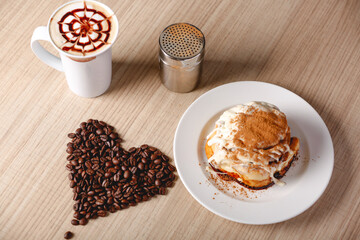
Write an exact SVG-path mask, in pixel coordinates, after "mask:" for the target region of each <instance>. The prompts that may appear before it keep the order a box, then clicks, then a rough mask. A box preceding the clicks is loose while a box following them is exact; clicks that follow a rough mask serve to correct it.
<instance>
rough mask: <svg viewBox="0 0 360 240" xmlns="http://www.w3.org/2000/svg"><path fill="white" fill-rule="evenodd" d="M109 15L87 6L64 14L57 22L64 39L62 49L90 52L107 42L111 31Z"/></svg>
mask: <svg viewBox="0 0 360 240" xmlns="http://www.w3.org/2000/svg"><path fill="white" fill-rule="evenodd" d="M110 19H111V16H106V15H105V14H104V13H102V12H100V11H98V10H95V9H91V8H88V7H87V5H86V3H85V1H84V7H83V8H77V9H74V10H72V11H69V12H67V13H65V14H64V16H63V17H62V18H61V19H60V21H59V22H58V24H59V32H60V34H61V35H62V37H63V38H64V39H65V41H64V43H63V45H62V46H61V47H60V48H61V49H62V50H63V51H73V52H79V53H82V55H85V54H86V53H91V52H94V51H96V50H97V49H99V48H101V47H102V46H104V45H106V44H110V42H108V40H109V36H110V31H111V21H110Z"/></svg>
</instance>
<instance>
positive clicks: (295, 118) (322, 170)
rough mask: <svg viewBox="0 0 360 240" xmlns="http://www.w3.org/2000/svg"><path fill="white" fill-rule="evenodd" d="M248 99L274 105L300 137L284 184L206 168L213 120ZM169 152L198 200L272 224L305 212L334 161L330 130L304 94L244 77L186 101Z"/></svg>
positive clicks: (244, 219)
mask: <svg viewBox="0 0 360 240" xmlns="http://www.w3.org/2000/svg"><path fill="white" fill-rule="evenodd" d="M251 101H265V102H269V103H272V104H275V105H276V106H277V107H279V108H280V110H281V111H282V112H284V113H285V115H286V116H287V120H288V124H289V126H290V128H291V135H292V136H296V137H298V138H299V140H300V151H299V155H298V160H296V161H294V164H293V165H292V166H291V168H290V169H289V171H288V172H287V174H286V176H285V177H283V178H282V180H283V181H284V182H285V183H286V185H285V186H278V185H275V186H272V187H270V188H268V189H266V190H258V191H256V190H248V189H246V188H244V187H242V186H240V185H239V184H236V183H229V182H224V181H222V180H221V179H220V178H218V177H217V175H216V174H214V173H211V172H209V171H208V170H207V166H208V164H207V158H206V155H205V151H204V146H205V142H206V136H207V134H208V133H210V132H211V130H212V129H213V128H214V123H215V121H216V120H217V119H218V117H219V116H220V115H221V114H222V113H223V112H224V111H225V110H227V109H229V108H231V107H233V106H236V105H238V104H243V103H248V102H251ZM174 156H175V164H176V167H177V171H178V173H179V176H180V178H181V180H182V182H183V183H184V185H185V187H186V188H187V190H188V191H189V192H190V193H191V195H192V196H193V197H194V198H195V199H196V200H197V201H198V202H199V203H200V204H202V205H203V206H204V207H206V208H207V209H208V210H210V211H211V212H213V213H215V214H217V215H219V216H221V217H224V218H226V219H229V220H232V221H235V222H240V223H246V224H270V223H277V222H281V221H285V220H287V219H290V218H292V217H295V216H297V215H299V214H300V213H302V212H304V211H305V210H306V209H308V208H309V207H310V206H311V205H313V204H314V203H315V202H316V200H317V199H319V197H320V196H321V194H322V193H323V192H324V191H325V188H326V186H327V185H328V183H329V180H330V177H331V173H332V170H333V165H334V149H333V144H332V140H331V136H330V134H329V131H328V129H327V127H326V125H325V123H324V121H323V120H322V119H321V117H320V116H319V114H318V113H317V112H316V111H315V110H314V109H313V108H312V107H311V106H310V105H309V104H308V103H307V102H306V101H305V100H304V99H302V98H301V97H299V96H298V95H296V94H294V93H292V92H290V91H289V90H287V89H284V88H282V87H279V86H276V85H273V84H269V83H263V82H247V81H245V82H235V83H229V84H225V85H222V86H220V87H217V88H214V89H212V90H210V91H208V92H207V93H205V94H203V95H202V96H200V97H199V98H198V99H197V100H196V101H194V102H193V103H192V104H191V105H190V107H189V108H188V109H187V110H186V112H185V113H184V115H183V116H182V118H181V120H180V122H179V125H178V127H177V129H176V133H175V139H174Z"/></svg>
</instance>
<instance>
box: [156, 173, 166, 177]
mask: <svg viewBox="0 0 360 240" xmlns="http://www.w3.org/2000/svg"><path fill="white" fill-rule="evenodd" d="M163 176H164V173H163V172H158V173H156V178H162V177H163Z"/></svg>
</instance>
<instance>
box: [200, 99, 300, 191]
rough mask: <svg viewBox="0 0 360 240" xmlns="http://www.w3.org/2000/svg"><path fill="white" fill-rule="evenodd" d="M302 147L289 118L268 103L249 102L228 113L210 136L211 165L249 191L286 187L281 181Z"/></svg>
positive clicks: (219, 120)
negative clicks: (292, 132) (292, 134)
mask: <svg viewBox="0 0 360 240" xmlns="http://www.w3.org/2000/svg"><path fill="white" fill-rule="evenodd" d="M299 147H300V142H299V139H298V138H296V137H291V135H290V127H289V126H288V124H287V119H286V116H285V114H284V113H283V112H281V111H280V110H279V109H278V108H277V107H276V106H274V105H272V104H270V103H266V102H250V103H247V104H243V105H238V106H236V107H233V108H231V109H229V110H227V111H225V112H224V113H223V114H222V115H221V116H220V118H219V119H218V120H217V121H216V124H215V128H214V130H213V131H212V132H211V133H210V134H209V135H208V137H207V141H206V144H205V153H206V156H207V158H208V162H209V164H210V166H211V167H212V168H213V170H215V171H216V172H218V173H219V175H226V177H227V178H230V179H231V180H234V181H237V182H238V183H240V184H241V185H243V186H245V187H247V188H250V189H265V188H268V187H270V186H272V185H273V184H274V183H275V184H284V183H283V182H281V181H280V180H279V179H280V178H282V177H283V176H284V175H285V173H286V172H287V171H288V169H289V168H290V166H291V163H292V162H293V160H294V158H295V157H296V155H297V153H298V151H299Z"/></svg>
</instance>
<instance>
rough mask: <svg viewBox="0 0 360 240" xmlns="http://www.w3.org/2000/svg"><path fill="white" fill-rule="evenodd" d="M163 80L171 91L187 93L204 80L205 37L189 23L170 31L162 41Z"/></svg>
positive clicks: (161, 72) (176, 24) (161, 62)
mask: <svg viewBox="0 0 360 240" xmlns="http://www.w3.org/2000/svg"><path fill="white" fill-rule="evenodd" d="M159 44H160V52H159V62H160V77H161V81H162V83H163V84H164V85H165V87H166V88H168V89H169V90H170V91H173V92H179V93H185V92H190V91H192V90H193V89H195V87H196V85H197V84H198V82H199V80H200V77H201V70H202V60H203V58H204V52H205V51H204V50H205V37H204V34H203V33H202V32H201V31H200V29H198V28H197V27H195V26H194V25H191V24H188V23H175V24H172V25H170V26H168V27H166V28H165V29H164V30H163V31H162V32H161V34H160V38H159Z"/></svg>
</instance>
